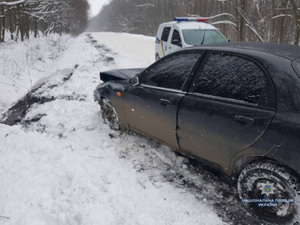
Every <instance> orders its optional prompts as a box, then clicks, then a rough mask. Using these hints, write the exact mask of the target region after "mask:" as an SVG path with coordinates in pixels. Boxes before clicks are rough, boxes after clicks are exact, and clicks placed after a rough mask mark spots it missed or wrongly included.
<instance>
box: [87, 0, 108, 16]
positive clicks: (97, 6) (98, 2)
mask: <svg viewBox="0 0 300 225" xmlns="http://www.w3.org/2000/svg"><path fill="white" fill-rule="evenodd" d="M88 2H89V3H90V6H91V8H90V17H94V16H96V15H97V14H98V13H99V12H100V10H101V8H102V6H103V5H105V4H107V3H108V2H110V0H88Z"/></svg>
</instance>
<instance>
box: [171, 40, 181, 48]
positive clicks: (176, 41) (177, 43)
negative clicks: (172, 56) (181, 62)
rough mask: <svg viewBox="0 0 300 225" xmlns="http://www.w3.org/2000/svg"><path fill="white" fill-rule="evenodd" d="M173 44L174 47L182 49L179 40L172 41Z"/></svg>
mask: <svg viewBox="0 0 300 225" xmlns="http://www.w3.org/2000/svg"><path fill="white" fill-rule="evenodd" d="M172 44H173V45H177V46H179V47H182V44H181V41H180V40H178V39H174V40H172Z"/></svg>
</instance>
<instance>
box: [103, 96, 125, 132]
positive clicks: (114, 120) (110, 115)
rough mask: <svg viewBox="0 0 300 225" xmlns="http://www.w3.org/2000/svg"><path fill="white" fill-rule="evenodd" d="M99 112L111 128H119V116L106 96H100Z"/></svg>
mask: <svg viewBox="0 0 300 225" xmlns="http://www.w3.org/2000/svg"><path fill="white" fill-rule="evenodd" d="M99 104H100V108H101V114H102V117H103V120H104V122H105V123H106V124H108V125H109V127H110V128H111V129H113V130H120V124H119V118H118V114H117V112H116V110H115V108H114V107H113V106H112V104H111V103H110V101H109V100H108V99H106V98H101V100H100V102H99Z"/></svg>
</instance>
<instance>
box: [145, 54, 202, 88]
mask: <svg viewBox="0 0 300 225" xmlns="http://www.w3.org/2000/svg"><path fill="white" fill-rule="evenodd" d="M201 54H202V53H201V52H189V53H180V54H174V55H171V56H169V57H165V58H163V59H161V60H160V61H159V62H158V63H156V64H154V65H153V66H152V67H150V68H149V69H147V70H146V71H145V73H143V75H142V77H141V79H140V82H141V84H146V85H151V86H157V87H163V88H171V89H177V90H181V89H182V87H183V84H184V82H185V80H186V78H187V77H188V75H189V74H190V72H191V71H192V69H193V67H194V65H195V64H196V62H197V60H198V59H199V57H200V56H201Z"/></svg>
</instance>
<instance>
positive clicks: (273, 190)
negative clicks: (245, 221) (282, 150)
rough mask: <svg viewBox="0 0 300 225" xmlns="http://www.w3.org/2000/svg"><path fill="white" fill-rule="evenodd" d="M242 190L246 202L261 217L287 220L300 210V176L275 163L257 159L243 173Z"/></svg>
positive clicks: (267, 219)
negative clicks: (260, 161)
mask: <svg viewBox="0 0 300 225" xmlns="http://www.w3.org/2000/svg"><path fill="white" fill-rule="evenodd" d="M238 192H239V197H240V199H241V200H242V201H243V202H244V204H245V206H246V207H247V208H249V209H250V210H251V211H253V212H254V213H256V214H257V215H258V216H259V217H260V218H261V219H263V220H266V221H270V222H274V223H286V222H289V221H291V220H292V219H293V218H294V216H295V215H296V214H297V213H299V209H298V207H297V202H298V201H299V194H300V185H299V180H298V177H296V176H295V175H293V174H292V173H291V172H289V171H288V170H287V169H286V168H284V167H282V166H278V165H276V164H275V163H271V162H267V163H254V164H250V165H249V166H247V167H246V168H245V169H244V170H243V171H242V172H241V174H240V175H239V178H238Z"/></svg>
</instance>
